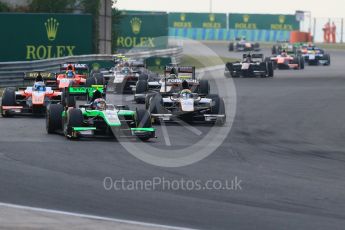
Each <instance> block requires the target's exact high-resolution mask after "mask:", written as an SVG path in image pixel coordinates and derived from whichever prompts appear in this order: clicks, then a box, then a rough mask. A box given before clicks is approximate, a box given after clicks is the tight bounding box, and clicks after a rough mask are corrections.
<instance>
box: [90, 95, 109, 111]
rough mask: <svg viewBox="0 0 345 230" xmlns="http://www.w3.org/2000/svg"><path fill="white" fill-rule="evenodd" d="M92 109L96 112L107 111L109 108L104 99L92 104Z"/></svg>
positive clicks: (98, 99) (96, 100)
mask: <svg viewBox="0 0 345 230" xmlns="http://www.w3.org/2000/svg"><path fill="white" fill-rule="evenodd" d="M91 107H92V108H93V109H96V110H105V109H106V107H107V103H106V102H105V100H104V99H103V98H97V99H95V100H94V101H93V102H92V105H91Z"/></svg>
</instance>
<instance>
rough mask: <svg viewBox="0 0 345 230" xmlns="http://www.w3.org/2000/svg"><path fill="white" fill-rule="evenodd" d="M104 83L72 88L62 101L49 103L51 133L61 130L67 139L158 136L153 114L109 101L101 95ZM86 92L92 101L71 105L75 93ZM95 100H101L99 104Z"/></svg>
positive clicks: (48, 123)
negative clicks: (153, 124)
mask: <svg viewBox="0 0 345 230" xmlns="http://www.w3.org/2000/svg"><path fill="white" fill-rule="evenodd" d="M102 92H103V86H92V87H69V88H68V90H67V91H65V92H64V93H65V94H66V95H64V97H63V98H64V100H65V101H63V102H62V104H53V105H51V106H49V108H48V110H47V114H46V129H47V132H48V133H49V134H51V133H61V134H63V135H64V136H66V137H67V138H68V139H77V138H79V137H116V138H118V137H137V138H139V139H141V140H144V141H146V140H149V139H150V138H154V137H155V129H154V128H153V127H152V124H151V115H150V113H149V112H148V111H146V110H136V111H132V110H129V108H128V106H114V105H112V104H107V103H106V102H105V100H104V99H103V98H102ZM82 95H87V97H88V98H92V100H91V101H90V103H87V104H83V105H80V106H79V107H76V106H73V107H69V106H70V105H72V104H74V103H70V102H69V101H74V97H75V96H82ZM96 103H99V105H102V106H97V104H96Z"/></svg>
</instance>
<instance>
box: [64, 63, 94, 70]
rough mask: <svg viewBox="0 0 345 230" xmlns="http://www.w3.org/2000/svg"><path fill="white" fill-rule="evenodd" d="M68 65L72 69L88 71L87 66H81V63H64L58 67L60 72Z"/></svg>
mask: <svg viewBox="0 0 345 230" xmlns="http://www.w3.org/2000/svg"><path fill="white" fill-rule="evenodd" d="M69 65H72V66H73V67H74V69H85V70H87V69H89V66H88V65H87V64H81V63H65V64H61V65H60V70H66V69H67V67H68V66H69Z"/></svg>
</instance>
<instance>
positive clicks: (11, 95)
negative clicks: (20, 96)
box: [1, 88, 17, 117]
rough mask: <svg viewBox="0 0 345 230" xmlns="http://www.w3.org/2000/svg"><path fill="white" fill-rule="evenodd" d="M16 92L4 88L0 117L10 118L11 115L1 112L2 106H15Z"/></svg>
mask: <svg viewBox="0 0 345 230" xmlns="http://www.w3.org/2000/svg"><path fill="white" fill-rule="evenodd" d="M16 105H17V103H16V92H15V90H14V89H11V88H6V89H5V91H4V92H3V94H2V99H1V116H3V117H10V116H11V115H10V114H8V113H6V112H5V111H3V110H2V106H16Z"/></svg>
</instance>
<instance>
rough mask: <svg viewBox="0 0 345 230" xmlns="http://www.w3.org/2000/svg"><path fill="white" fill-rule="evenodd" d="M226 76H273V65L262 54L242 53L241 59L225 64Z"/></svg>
mask: <svg viewBox="0 0 345 230" xmlns="http://www.w3.org/2000/svg"><path fill="white" fill-rule="evenodd" d="M224 75H225V76H226V77H233V78H235V77H273V76H274V67H273V62H272V61H271V60H270V58H266V59H264V55H263V54H243V60H242V61H237V62H228V63H226V64H225V71H224Z"/></svg>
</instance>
